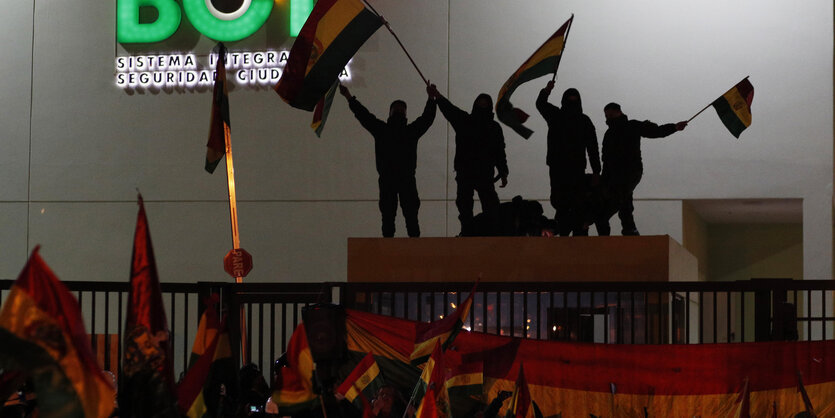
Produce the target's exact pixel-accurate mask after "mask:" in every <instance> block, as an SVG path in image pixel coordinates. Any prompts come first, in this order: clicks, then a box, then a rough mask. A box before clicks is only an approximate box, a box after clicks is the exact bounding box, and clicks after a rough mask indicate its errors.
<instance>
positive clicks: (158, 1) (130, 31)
mask: <svg viewBox="0 0 835 418" xmlns="http://www.w3.org/2000/svg"><path fill="white" fill-rule="evenodd" d="M181 1H182V4H183V7H182V10H181V9H180V4H179V3H177V2H176V1H175V0H117V2H116V40H117V41H118V42H119V43H123V44H128V43H154V42H161V41H164V40H166V39H168V38H169V37H170V36H171V35H173V34H174V32H176V31H177V29H178V28H179V27H180V21H181V20H182V17H183V12H182V11H185V17H186V18H188V20H189V21H190V22H191V24H192V25H194V28H195V29H197V30H198V31H199V32H200V33H202V34H203V35H205V36H207V37H209V38H211V39H214V40H216V41H224V42H232V41H239V40H241V39H244V38H246V37H248V36H250V35H252V34H253V33H255V31H257V30H258V29H260V28H261V26H263V25H264V23H265V22H266V21H267V19H268V18H269V17H270V13H271V12H272V10H273V4H274V1H275V0H242V3H241V5H240V6H239V7H238V9H237V10H235V11H232V12H228V13H227V12H223V11H220V10H218V8H217V7H215V5H214V4H213V3H212V0H181ZM141 7H146V8H147V7H150V8H153V9H155V11H156V13H157V18H156V20H154V21H153V22H149V23H141V22H140V19H139V12H140V8H141ZM312 9H313V0H290V36H297V35H298V33H299V30H300V29H301V27H302V25H303V24H304V21H305V20H306V19H307V17H308V16H309V15H310V11H311V10H312Z"/></svg>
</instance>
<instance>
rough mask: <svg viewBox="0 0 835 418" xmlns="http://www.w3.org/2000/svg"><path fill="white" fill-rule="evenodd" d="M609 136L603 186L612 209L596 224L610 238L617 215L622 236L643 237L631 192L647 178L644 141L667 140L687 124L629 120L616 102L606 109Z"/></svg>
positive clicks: (605, 138)
mask: <svg viewBox="0 0 835 418" xmlns="http://www.w3.org/2000/svg"><path fill="white" fill-rule="evenodd" d="M603 113H604V114H605V116H606V125H608V126H609V128H608V129H606V133H605V134H603V176H602V178H603V184H604V186H605V187H606V188H607V189H608V190H609V193H610V194H611V196H612V199H611V200H612V201H611V203H610V208H609V210H607V211H604V216H603V218H602V219H599V220H598V221H597V222H596V226H597V231H598V233H599V234H600V235H609V230H610V227H609V218H610V217H611V216H612V215H614V213H615V212H617V213H618V217H619V218H620V223H621V227H622V228H623V229H622V231H621V234H623V235H640V234H639V232H638V228H637V226H636V225H635V219H634V217H633V215H632V213H633V211H634V210H635V207H634V206H633V204H632V193H633V191H634V190H635V187H637V186H638V183H640V182H641V177H643V175H644V164H643V160H642V159H641V138H642V137H643V138H664V137H666V136H669V135H672V134H673V133H675V132H678V131H681V130H683V129H684V128H685V127H686V126H687V122H678V123H674V124H673V123H668V124H665V125H660V126H659V125H657V124H655V123H652V122H650V121H648V120H645V121H643V122H642V121H638V120H630V119H629V118H628V117H627V116H626V115H625V114H623V112H622V111H621V108H620V105H619V104H617V103H609V104H607V105H606V107H604V108H603Z"/></svg>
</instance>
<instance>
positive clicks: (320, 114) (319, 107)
mask: <svg viewBox="0 0 835 418" xmlns="http://www.w3.org/2000/svg"><path fill="white" fill-rule="evenodd" d="M337 87H339V81H336V82H334V83H333V85H332V86H331V88H330V89H328V92H327V93H325V97H322V99H321V100H319V102H318V103H316V109H314V110H313V122H311V123H310V127H311V128H312V129H313V132H316V136H318V137H321V136H322V130H323V129H325V122H327V121H328V113H330V111H331V104H333V96H335V95H336V88H337Z"/></svg>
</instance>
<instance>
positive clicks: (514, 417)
mask: <svg viewBox="0 0 835 418" xmlns="http://www.w3.org/2000/svg"><path fill="white" fill-rule="evenodd" d="M530 407H531V392H530V390H528V382H527V380H525V368H524V366H523V365H522V364H521V363H520V364H519V376H518V377H517V378H516V388H514V389H513V395H512V396H511V397H510V406H508V408H507V414H506V415H505V418H525V417H526V416H527V415H528V410H529V409H530Z"/></svg>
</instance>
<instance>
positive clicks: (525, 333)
mask: <svg viewBox="0 0 835 418" xmlns="http://www.w3.org/2000/svg"><path fill="white" fill-rule="evenodd" d="M529 324H530V323H529V322H528V291H527V290H526V291H524V292H522V334H523V335H522V338H524V339H527V338H528V330H530V325H529Z"/></svg>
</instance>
